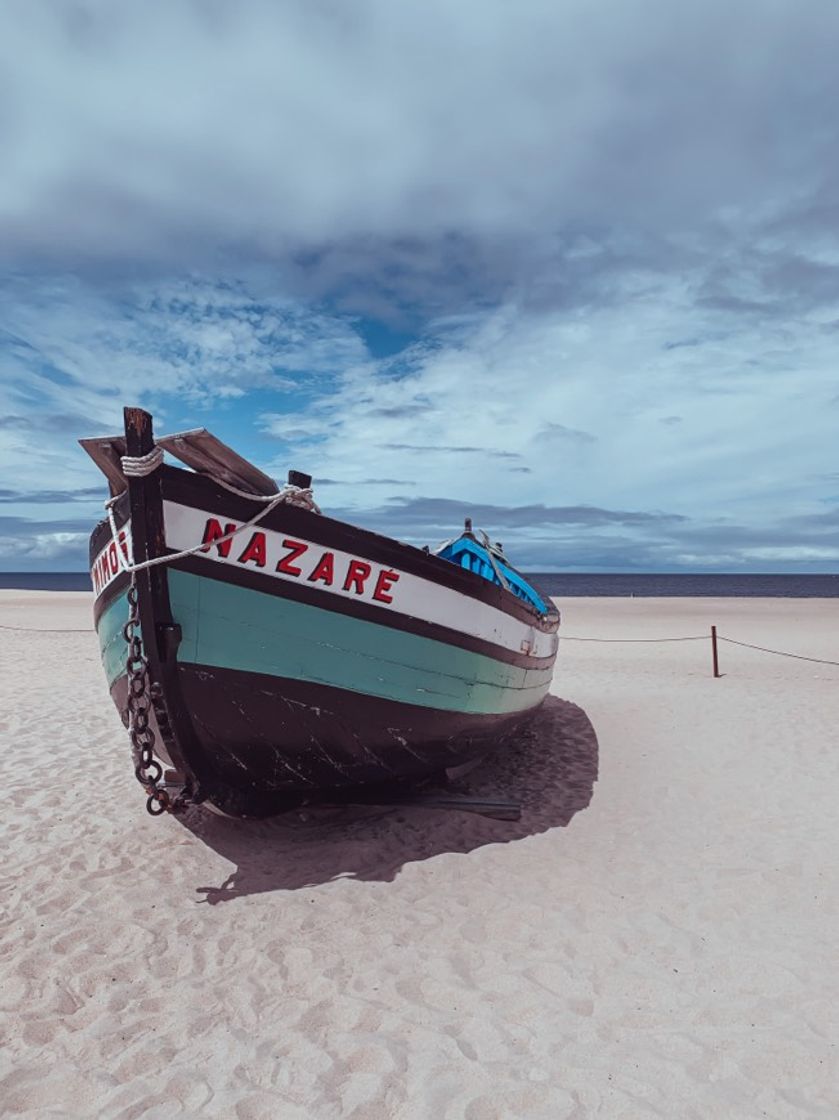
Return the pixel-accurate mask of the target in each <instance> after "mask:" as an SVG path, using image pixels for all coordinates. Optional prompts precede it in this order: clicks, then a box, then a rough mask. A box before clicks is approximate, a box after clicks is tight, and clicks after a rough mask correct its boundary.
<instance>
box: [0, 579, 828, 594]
mask: <svg viewBox="0 0 839 1120" xmlns="http://www.w3.org/2000/svg"><path fill="white" fill-rule="evenodd" d="M524 574H525V575H527V577H528V578H529V579H532V580H533V581H534V583H536V584H537V585H538V586H539V588H540V590H541V591H543V592H544V593H545V594H547V595H552V596H556V597H558V598H573V597H575V596H603V597H606V596H615V597H626V598H631V597H632V596H635V597H636V598H644V597H653V596H659V597H673V598H681V597H686V598H695V597H703V596H713V597H715V596H720V597H730V598H746V599H750V598H751V599H756V598H771V599H835V598H839V573H836V574H825V575H759V574H754V575H744V574H742V573H739V574H737V575H733V574H732V575H725V574H722V573H719V572H715V573H714V574H713V575H709V574H705V573H703V574H702V575H690V574H685V573H682V572H680V573H661V572H647V573H643V572H632V573H626V572H616V573H609V572H526V573H524ZM0 588H15V589H23V590H28V591H90V589H91V585H90V576H89V575H88V574H87V572H0Z"/></svg>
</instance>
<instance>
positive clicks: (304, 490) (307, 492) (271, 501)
mask: <svg viewBox="0 0 839 1120" xmlns="http://www.w3.org/2000/svg"><path fill="white" fill-rule="evenodd" d="M162 462H163V449H162V448H161V447H159V446H157V445H156V446H155V447H153V448H152V450H151V451H150V452H149V453H148V455H140V456H137V457H133V456H131V455H123V457H122V469H123V472H124V473H125V475H126V476H127V477H128V478H145V477H146V475H149V474H151V473H152V472H153V471H156V470H157V468H158V467H159V466H160V465H161V463H162ZM210 477H212V478H213V482H216V483H218V485H219V486H223V487H224V489H225V490H229V491H230V492H231V494H236V495H238V496H239V497H240V498H247V499H248V500H249V501H252V502H265V503H266V505H265V508H264V509H261V510H260V511H259V512H258V513H257V514H256V515H255V516H254V517H252V518H251V519H250V520H249V521H246V522H245V523H244V524H243V525H240V526H239V527H238V528H236V529H231V531H230V532H229V533H225V534H224V535H223V536H221V537H216V538H215V539H214V540H213V541H212V545H220V544H224V543H225V541H231V540H233V538H234V537H236V536H238V535H239V533H244V531H245V530H246V529H252V528H253V527H254V526H255V525H257V524H258V523H259V522H260V521H261V520H262V519H263V518H264V517H267V516H268V514H269V513H270V512H271V510H272V509H276V507H277V506H279V505H291V506H298V507H299V508H301V509H307V510H309V511H310V512H312V513H320V508H319V507H318V504H317V502H316V501H315V499H314V497H313V496H312V488H311V486H306V487H304V486H295V485H294V484H293V483H291V482H287V483H286V484H285V485H284V486H283V487H282V488H281V489H280V490H278V491H277V493H276V494H252V493H250V492H249V491H247V490H240V489H239V488H238V487H236V486H232V485H231V484H230V483H229V482H224V481H223V480H222V479H220V478H215V477H213V476H210ZM121 496H122V495H120V494H117V495H116V496H115V497H113V498H110V499H109V500H108V501H107V502H105V510H106V511H107V514H108V523H109V525H110V526H111V537H112V539H113V540H114V541H115V542H116V543H117V544H118V543H119V535H118V530H117V526H116V521H115V519H114V508H113V507H114V505H115V503H116V502H117V501H119V499H120V497H121ZM209 548H210V545H208V544H206V543H205V542H204V541H201V542H200V543H199V544H196V545H193V546H192V547H191V548H184V549H182V550H181V551H180V552H170V553H169V554H168V555H166V556H153V557H152V558H151V559H150V560H143V561H142V562H141V563H139V564H135V563H134V546H133V542H132V546H131V555H130V557H126V555H125V552H124V551H123V549H122V548H119V547H118V548H117V558H118V560H119V566H120V568H121V569H122V571H124V572H128V573H129V574H131V573H133V572H141V571H143V570H144V569H145V568H154V567H156V566H157V565H158V564H170V563H171V562H172V561H173V560H183V559H184V558H185V557H187V556H194V555H195V553H196V552H202V551H204V550H206V551H209ZM126 550H127V541H126Z"/></svg>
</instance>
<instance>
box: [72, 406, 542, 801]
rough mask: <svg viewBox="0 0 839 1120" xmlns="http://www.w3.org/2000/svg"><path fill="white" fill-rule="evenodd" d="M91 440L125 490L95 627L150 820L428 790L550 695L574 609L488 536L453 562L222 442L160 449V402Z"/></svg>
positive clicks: (188, 437)
mask: <svg viewBox="0 0 839 1120" xmlns="http://www.w3.org/2000/svg"><path fill="white" fill-rule="evenodd" d="M80 442H81V443H82V445H83V446H84V448H85V450H87V451H88V453H89V454H90V455H91V456H92V457H93V458H94V460H95V461H96V462H97V464H98V465H99V466H100V467H101V469H102V470H103V472H104V473H105V474H106V476H107V478H108V482H109V485H110V489H111V495H112V496H111V500H110V502H109V503H108V505H109V517H108V519H106V520H104V521H103V522H101V523H100V524H99V525H98V526H97V527H96V528H95V530H94V531H93V534H92V536H91V542H90V560H91V578H92V582H93V587H94V592H95V606H94V617H95V624H96V629H97V632H98V636H99V643H100V648H101V655H102V662H103V665H104V668H105V674H106V677H107V681H108V685H109V688H110V692H111V696H112V698H113V700H114V703H115V704H116V706H117V708H118V710H119V712H120V714H121V715H122V717H123V721H124V722H125V723H126V725H127V726H128V727H129V731H130V732H131V738H132V743H133V746H134V749H135V764H136V772H137V776H138V778H139V779H140V780H141V782H142V783H143V784H144V786H145V787H146V789H147V793H148V795H149V801H148V804H149V810H150V811H151V812H159V811H163V810H164V809H166V808H172V807H173V805H179V804H183V803H184V802H185V801H186V800H191V801H194V802H201V801H203V802H206V803H208V804H209V805H210V806H212V807H214V808H216V809H218V810H219V811H221V812H224V813H226V814H229V815H232V816H246V817H253V816H265V815H269V814H272V813H275V812H278V811H280V810H282V809H283V808H284V807H287V806H290V805H293V804H299V803H300V802H301V801H304V800H308V799H311V798H312V797H316V796H317V797H323V796H326V797H329V796H330V795H338V794H339V793H340V792H341V791H346V790H347V789H351V788H355V787H359V786H369V785H371V784H375V783H385V782H394V781H397V782H403V781H411V780H414V779H418V778H422V777H424V776H427V775H430V774H433V773H436V772H440V771H443V770H444V769H448V768H452V767H457V766H459V765H461V764H463V763H465V762H467V761H469V760H471V759H474V758H476V757H479V756H480V755H481V754H483V753H485V752H486V751H488V750H491V749H494V748H497V747H498V746H499V744H504V743H509V742H510V740H511V737H512V736H514V735H515V734H516V733H518V732H519V731H520V729H521V727H522V725H523V723H524V722H525V721H526V720H528V719H529V718H530V717H531V716H532V715H533V714H534V712H535V711H536V709H537V708H538V706H539V704H540V703H541V701H542V700H543V698H544V697H545V695H546V693H547V691H548V688H549V685H550V682H551V678H552V674H553V668H554V661H555V658H556V652H557V644H558V638H557V628H558V626H559V613H558V611H557V610H556V608H555V607H554V606H553V605H552V604H551V603H550V601H549V600H546V599H543V598H542V597H541V596H540V594H539V593H538V591H537V590H536V589H535V588H533V587H532V586H531V585H530V584H529V583H528V581H527V580H526V579H525V578H524V577H523V576H522V575H520V574H519V573H518V572H516V571H515V569H513V568H512V567H511V566H510V565H509V563H508V562H507V561H506V558H505V557H504V555H503V552H502V551H501V549H500V547H496V546H492V545H490V544H489V542H488V541H487V540H486V538H483V539H481V538H480V536H479V535H478V534H475V533H473V532H472V531H471V526H469V525H468V524H467V529H466V530H465V531H464V533H463V534H462V535H461V536H460V537H459V538H457V539H456V540H454V541H451V542H449V543H448V545H447V546H445V547H444V548H442V549H441V550H440V552H439V553H436V554H435V553H432V552H430V551H428V550H427V549H419V548H415V547H413V546H412V545H408V544H403V543H400V542H398V541H395V540H391V539H389V538H386V537H383V536H380V535H378V534H376V533H372V532H368V531H366V530H364V529H360V528H357V527H355V526H353V525H350V524H347V523H345V522H342V521H338V520H334V519H332V518H330V517H328V516H325V515H323V514H322V513H320V511H319V510H318V509H317V506H316V505H315V503H314V500H313V498H312V496H311V489H310V486H309V483H310V481H311V480H310V479H308V476H301V475H297V474H295V473H294V472H291V475H290V478H291V482H290V484H289V485H287V486H286V487H284V488H283V489H282V490H279V491H278V489H277V485H276V483H275V482H274V480H273V479H270V478H268V476H266V475H264V474H263V473H262V472H261V471H259V470H257V468H256V467H254V466H253V465H252V464H250V463H248V462H247V460H245V459H243V458H241V457H240V456H238V455H237V454H236V453H235V452H233V451H231V450H230V449H229V448H227V447H226V446H225V445H224V444H222V443H221V442H220V441H218V440H216V439H215V438H214V437H213V436H212V435H210V433H208V432H206V431H205V430H203V429H200V430H198V431H194V432H185V433H179V434H177V435H174V436H164V437H161V438H160V439H158V440H157V441H155V439H154V435H153V431H152V419H151V416H149V414H148V413H146V412H144V411H142V410H141V409H126V410H125V434H124V436H111V437H100V438H96V439H85V440H81V441H80ZM164 450H165V451H167V452H169V453H170V454H171V455H173V456H175V457H177V458H178V459H179V460H180V461H181V462H182V463H184V464H186V467H187V468H191V469H185V468H184V467H183V466H174V465H171V464H168V463H164V462H163V455H162V451H164ZM127 639H128V642H127ZM129 654H130V658H131V660H130V663H129ZM154 756H156V758H155V757H154ZM157 758H159V759H160V760H161V763H162V764H163V766H165V767H166V768H167V771H166V773H165V774H164V773H163V766H161V765H160V764H158V762H157Z"/></svg>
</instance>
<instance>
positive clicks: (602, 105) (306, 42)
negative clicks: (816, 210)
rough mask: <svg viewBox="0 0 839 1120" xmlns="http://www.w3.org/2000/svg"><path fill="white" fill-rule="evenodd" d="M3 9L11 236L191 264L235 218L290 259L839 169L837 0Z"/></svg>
mask: <svg viewBox="0 0 839 1120" xmlns="http://www.w3.org/2000/svg"><path fill="white" fill-rule="evenodd" d="M4 13H5V14H4V15H3V16H2V17H0V21H2V22H0V58H2V71H3V73H4V87H5V88H4V96H3V103H4V107H5V108H4V114H3V120H2V127H3V131H4V133H5V140H6V154H5V156H4V174H3V177H2V182H0V215H2V221H3V222H4V229H3V232H4V234H5V237H4V240H5V241H6V243H7V245H8V247H9V249H10V250H12V251H14V249H15V247H17V248H18V249H19V250H20V251H23V252H26V251H30V252H31V251H32V250H34V249H37V250H38V251H39V252H40V253H42V254H44V255H45V256H46V257H50V256H51V255H56V254H57V255H58V256H61V255H62V254H63V253H65V252H72V253H73V254H75V255H77V256H78V255H81V256H83V257H84V258H87V259H91V258H101V257H105V258H111V257H114V256H116V257H121V256H122V255H123V254H125V253H126V252H130V253H132V254H133V255H134V256H135V258H138V257H139V258H143V257H146V256H148V255H152V256H156V257H160V256H163V257H165V258H166V259H168V260H169V261H175V262H180V263H181V264H182V263H183V261H184V259H185V254H186V253H189V254H191V255H192V256H193V257H194V255H196V254H198V255H199V256H200V255H201V254H202V253H203V254H204V256H203V257H202V258H201V259H203V261H204V263H207V261H208V260H209V259H212V257H213V254H215V253H216V252H218V251H219V249H223V248H224V247H225V246H229V245H230V244H231V243H232V242H239V243H245V242H247V243H249V244H251V245H252V247H253V248H254V250H256V253H257V255H258V253H259V252H267V253H268V254H269V256H271V257H273V258H276V257H277V256H280V255H283V254H284V253H285V251H286V250H287V249H288V247H289V246H290V245H297V246H304V245H310V246H314V247H315V248H316V249H318V251H321V250H322V248H323V246H325V245H327V244H328V245H331V246H333V247H334V246H335V245H336V243H340V242H342V241H344V240H345V239H347V238H355V239H358V238H361V239H363V238H370V237H374V238H376V237H380V238H383V239H386V240H387V239H391V238H404V237H411V238H418V239H424V238H428V237H431V236H436V235H438V234H442V233H452V232H456V233H458V234H464V233H465V234H472V235H475V236H478V237H479V238H481V237H488V238H490V239H493V240H497V239H498V238H500V237H508V236H511V235H514V236H515V237H518V238H521V237H525V238H529V239H531V240H532V241H533V242H538V240H539V239H540V238H541V237H542V236H543V235H544V234H545V233H546V232H549V231H552V230H556V229H559V228H562V227H565V226H566V225H567V224H569V223H575V224H578V225H579V224H580V223H585V224H588V223H594V224H595V225H602V224H604V223H606V224H609V225H621V224H627V223H630V224H639V223H640V224H641V225H643V226H645V227H647V228H656V229H663V228H681V229H691V228H695V226H696V224H697V221H698V220H702V219H705V218H708V217H709V216H711V215H713V214H714V213H716V212H718V211H719V210H721V209H722V208H725V209H726V211H727V212H728V213H729V214H732V215H737V217H738V220H745V219H746V217H750V216H753V215H755V214H757V213H760V214H762V215H764V216H765V215H769V214H772V213H774V212H775V211H776V210H777V208H778V206H779V205H780V206H784V205H785V204H786V203H787V201H788V200H789V198H790V196H791V194H796V192H799V193H798V195H797V197H798V198H799V200H800V199H801V197H802V194H801V193H800V192H802V191H803V192H810V193H812V192H813V191H814V190H818V188H819V187H820V185H821V183H822V182H823V181H824V179H826V178H827V177H828V176H829V175H830V174H834V175H835V172H836V160H837V156H836V150H837V149H836V142H835V141H836V118H835V114H833V113H832V110H831V106H832V105H833V104H835V103H836V94H837V81H838V80H839V79H837V72H836V68H835V65H834V52H833V49H832V44H833V43H834V42H835V37H836V32H837V30H839V10H838V9H837V8H836V6H835V5H834V4H832V3H829V2H826V0H824V2H818V0H816V2H814V3H811V4H808V5H804V6H802V5H793V4H791V3H783V2H779V3H771V4H767V3H766V0H750V2H747V3H745V4H741V5H739V6H736V7H732V5H730V4H728V3H724V2H723V0H706V2H704V3H702V4H693V5H691V4H688V5H678V6H674V5H673V4H672V3H666V2H664V0H626V2H620V3H618V2H613V3H607V4H605V5H603V4H601V5H596V6H594V7H593V6H592V5H591V4H588V3H586V2H584V0H566V2H565V3H562V4H557V3H555V2H553V0H525V2H523V3H520V4H517V5H510V4H508V3H505V2H503V0H480V2H478V0H469V2H464V3H460V4H451V3H448V2H446V0H426V2H425V3H422V4H418V3H414V4H412V3H407V4H405V3H403V4H394V3H391V2H390V0H358V2H357V3H354V4H352V5H351V6H348V5H345V4H334V3H309V2H298V3H286V4H282V5H277V4H273V3H270V2H269V0H254V2H252V3H249V4H247V5H235V6H232V5H221V4H196V3H192V2H190V0H165V2H164V0H156V2H155V0H152V2H149V3H146V4H143V5H128V4H103V3H100V2H94V0H87V2H85V0H78V2H75V3H72V4H70V3H63V4H62V3H58V4H51V5H43V4H41V5H38V4H29V3H22V2H21V3H17V4H14V3H13V4H11V5H6V6H5V9H4ZM767 121H768V122H771V125H770V127H766V124H765V122H767ZM802 124H803V125H804V127H802ZM533 251H535V249H534V250H533ZM347 266H348V267H350V268H352V263H351V262H346V261H345V262H344V267H347Z"/></svg>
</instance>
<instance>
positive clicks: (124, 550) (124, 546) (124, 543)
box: [119, 532, 128, 560]
mask: <svg viewBox="0 0 839 1120" xmlns="http://www.w3.org/2000/svg"><path fill="white" fill-rule="evenodd" d="M119 546H120V548H121V549H122V555H123V556H124V557H125V559H126V560H127V559H128V542H127V541H126V539H125V533H124V532H120V534H119Z"/></svg>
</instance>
